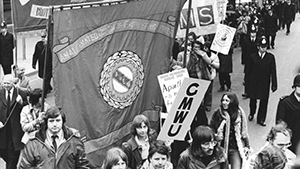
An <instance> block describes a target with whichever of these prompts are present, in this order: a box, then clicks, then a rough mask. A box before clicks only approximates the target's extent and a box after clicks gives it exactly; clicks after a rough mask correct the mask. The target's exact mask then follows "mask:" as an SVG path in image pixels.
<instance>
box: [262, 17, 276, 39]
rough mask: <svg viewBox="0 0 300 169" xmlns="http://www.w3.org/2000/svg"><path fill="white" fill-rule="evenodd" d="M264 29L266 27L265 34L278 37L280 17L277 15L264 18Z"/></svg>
mask: <svg viewBox="0 0 300 169" xmlns="http://www.w3.org/2000/svg"><path fill="white" fill-rule="evenodd" d="M264 27H265V34H266V35H267V36H268V35H270V36H274V35H276V32H277V30H278V17H277V15H276V14H273V15H272V16H270V15H269V14H267V15H266V16H265V18H264Z"/></svg>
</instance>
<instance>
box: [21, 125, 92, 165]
mask: <svg viewBox="0 0 300 169" xmlns="http://www.w3.org/2000/svg"><path fill="white" fill-rule="evenodd" d="M63 132H64V137H65V139H66V141H65V142H64V143H62V144H61V145H60V146H59V147H58V149H57V152H56V153H55V151H54V149H53V148H52V147H49V146H48V145H47V144H45V140H46V131H45V130H42V129H40V130H39V131H38V132H37V133H36V135H35V138H33V139H31V140H29V141H28V142H27V144H26V146H25V148H24V149H23V150H22V153H21V155H20V159H19V163H18V168H20V169H27V168H33V167H36V168H45V169H46V168H47V169H88V168H89V167H88V160H87V159H86V155H85V150H84V145H83V143H82V142H81V141H80V139H79V138H78V137H76V136H75V135H74V134H73V132H72V131H71V130H70V129H69V128H67V127H65V126H64V127H63Z"/></svg>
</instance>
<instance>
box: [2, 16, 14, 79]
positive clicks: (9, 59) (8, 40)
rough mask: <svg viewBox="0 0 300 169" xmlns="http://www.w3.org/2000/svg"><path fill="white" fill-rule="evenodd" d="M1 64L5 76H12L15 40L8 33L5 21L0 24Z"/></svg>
mask: <svg viewBox="0 0 300 169" xmlns="http://www.w3.org/2000/svg"><path fill="white" fill-rule="evenodd" d="M0 29H1V33H0V64H1V65H2V68H3V72H4V74H5V75H6V74H11V65H13V61H14V58H13V49H14V48H15V38H14V36H13V35H12V34H11V33H10V32H8V31H7V24H6V22H5V21H3V22H1V24H0Z"/></svg>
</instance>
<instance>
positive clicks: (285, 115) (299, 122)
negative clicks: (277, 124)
mask: <svg viewBox="0 0 300 169" xmlns="http://www.w3.org/2000/svg"><path fill="white" fill-rule="evenodd" d="M278 120H283V121H285V122H286V123H287V125H288V127H289V128H290V129H291V130H292V133H293V137H292V140H291V142H292V146H291V147H290V148H289V149H290V150H291V151H293V152H294V153H296V146H297V144H298V143H299V142H300V133H299V129H300V102H299V101H298V100H297V99H296V97H295V95H294V92H293V93H292V94H290V95H289V96H286V97H283V98H281V99H280V100H279V103H278V106H277V114H276V121H278Z"/></svg>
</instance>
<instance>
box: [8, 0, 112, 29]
mask: <svg viewBox="0 0 300 169" xmlns="http://www.w3.org/2000/svg"><path fill="white" fill-rule="evenodd" d="M81 1H83V0H11V3H12V10H13V16H14V17H13V22H14V26H15V30H16V31H17V32H20V31H27V30H33V29H41V28H45V27H46V25H47V19H43V18H38V17H31V16H30V13H31V12H32V9H33V8H32V6H34V5H36V6H40V7H47V6H50V5H64V4H73V3H76V2H81ZM93 1H103V0H84V2H93ZM106 1H107V0H106ZM34 12H37V13H38V14H37V15H40V16H42V15H45V13H46V11H45V9H43V8H39V9H38V10H37V11H34Z"/></svg>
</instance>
